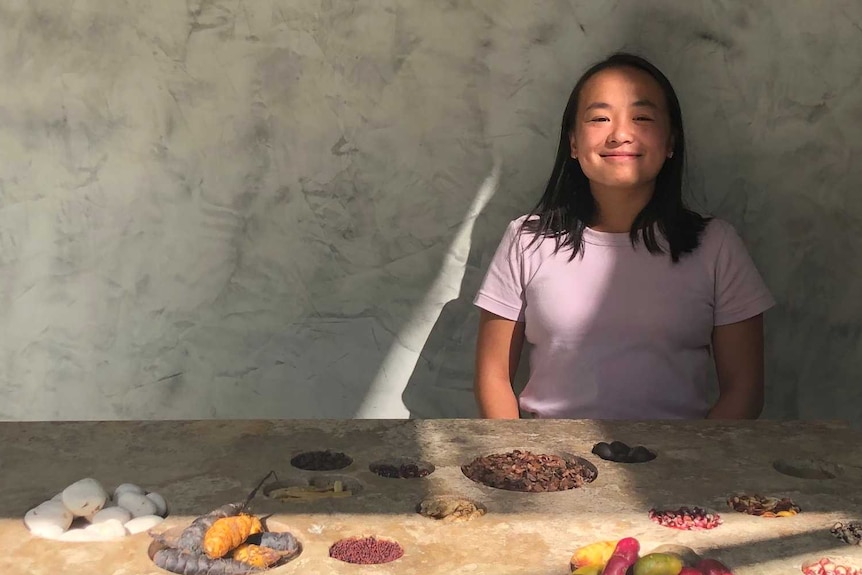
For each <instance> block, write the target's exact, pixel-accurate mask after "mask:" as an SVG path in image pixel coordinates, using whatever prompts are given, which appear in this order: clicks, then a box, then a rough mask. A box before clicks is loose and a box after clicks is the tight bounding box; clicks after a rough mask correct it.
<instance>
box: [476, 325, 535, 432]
mask: <svg viewBox="0 0 862 575" xmlns="http://www.w3.org/2000/svg"><path fill="white" fill-rule="evenodd" d="M523 345H524V323H523V322H518V321H512V320H508V319H505V318H503V317H500V316H498V315H495V314H493V313H491V312H488V311H485V310H482V315H481V317H480V319H479V335H478V338H477V341H476V377H475V381H474V385H473V391H474V393H475V395H476V402H477V403H478V405H479V415H480V416H481V417H483V418H486V419H518V418H519V417H520V412H519V411H518V399H517V398H516V397H515V392H514V390H513V389H512V380H513V378H514V377H515V372H516V371H517V370H518V362H519V361H520V359H521V348H522V347H523Z"/></svg>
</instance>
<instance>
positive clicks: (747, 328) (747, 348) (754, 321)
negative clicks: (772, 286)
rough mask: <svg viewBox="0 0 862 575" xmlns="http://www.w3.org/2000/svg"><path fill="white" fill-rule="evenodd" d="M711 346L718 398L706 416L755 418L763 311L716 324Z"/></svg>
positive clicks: (760, 406)
mask: <svg viewBox="0 0 862 575" xmlns="http://www.w3.org/2000/svg"><path fill="white" fill-rule="evenodd" d="M712 349H713V355H714V358H715V368H716V372H717V374H718V388H719V394H720V395H719V398H718V401H716V403H715V405H713V406H712V409H711V410H710V411H709V414H708V415H707V418H708V419H756V418H757V417H758V416H759V415H760V412H761V411H762V410H763V395H764V393H763V388H764V383H763V380H764V368H763V314H758V315H756V316H754V317H752V318H751V319H747V320H744V321H740V322H737V323H731V324H728V325H720V326H716V327H715V328H714V329H713V332H712Z"/></svg>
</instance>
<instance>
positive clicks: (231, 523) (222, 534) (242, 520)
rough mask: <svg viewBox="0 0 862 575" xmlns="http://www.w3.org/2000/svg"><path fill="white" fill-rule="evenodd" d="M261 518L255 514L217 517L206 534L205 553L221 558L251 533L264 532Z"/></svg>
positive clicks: (208, 555) (212, 557)
mask: <svg viewBox="0 0 862 575" xmlns="http://www.w3.org/2000/svg"><path fill="white" fill-rule="evenodd" d="M262 532H263V526H262V525H261V523H260V519H258V518H257V517H255V516H254V515H246V514H242V515H235V516H233V517H222V518H221V519H217V520H216V522H215V523H213V524H212V527H210V528H209V529H207V532H206V535H204V545H203V548H204V553H206V555H207V557H209V558H210V559H220V558H221V557H224V556H225V555H227V554H228V553H230V552H231V551H233V550H234V549H236V548H237V547H239V546H240V544H241V543H242V542H243V541H245V540H246V539H248V536H249V535H254V534H255V533H262Z"/></svg>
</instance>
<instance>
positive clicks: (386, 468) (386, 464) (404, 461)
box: [368, 457, 436, 479]
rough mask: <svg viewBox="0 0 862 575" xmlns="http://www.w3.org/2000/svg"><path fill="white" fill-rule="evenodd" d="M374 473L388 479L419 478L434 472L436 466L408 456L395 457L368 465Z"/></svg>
mask: <svg viewBox="0 0 862 575" xmlns="http://www.w3.org/2000/svg"><path fill="white" fill-rule="evenodd" d="M368 469H369V470H371V472H372V473H376V474H377V475H379V476H380V477H386V478H388V479H417V478H421V477H427V476H429V475H431V474H432V473H434V471H435V469H436V468H435V467H434V465H433V464H431V463H429V462H427V461H420V460H417V459H410V458H408V457H393V458H389V459H383V460H380V461H374V462H373V463H371V465H369V466H368Z"/></svg>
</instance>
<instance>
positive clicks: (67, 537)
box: [57, 529, 102, 541]
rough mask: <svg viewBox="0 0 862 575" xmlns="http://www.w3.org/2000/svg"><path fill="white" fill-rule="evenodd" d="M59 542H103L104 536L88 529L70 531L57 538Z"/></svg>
mask: <svg viewBox="0 0 862 575" xmlns="http://www.w3.org/2000/svg"><path fill="white" fill-rule="evenodd" d="M57 540H58V541H102V536H101V535H99V533H97V532H95V531H87V530H86V529H70V530H68V531H66V532H65V533H63V534H62V535H60V536H59V537H57Z"/></svg>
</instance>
